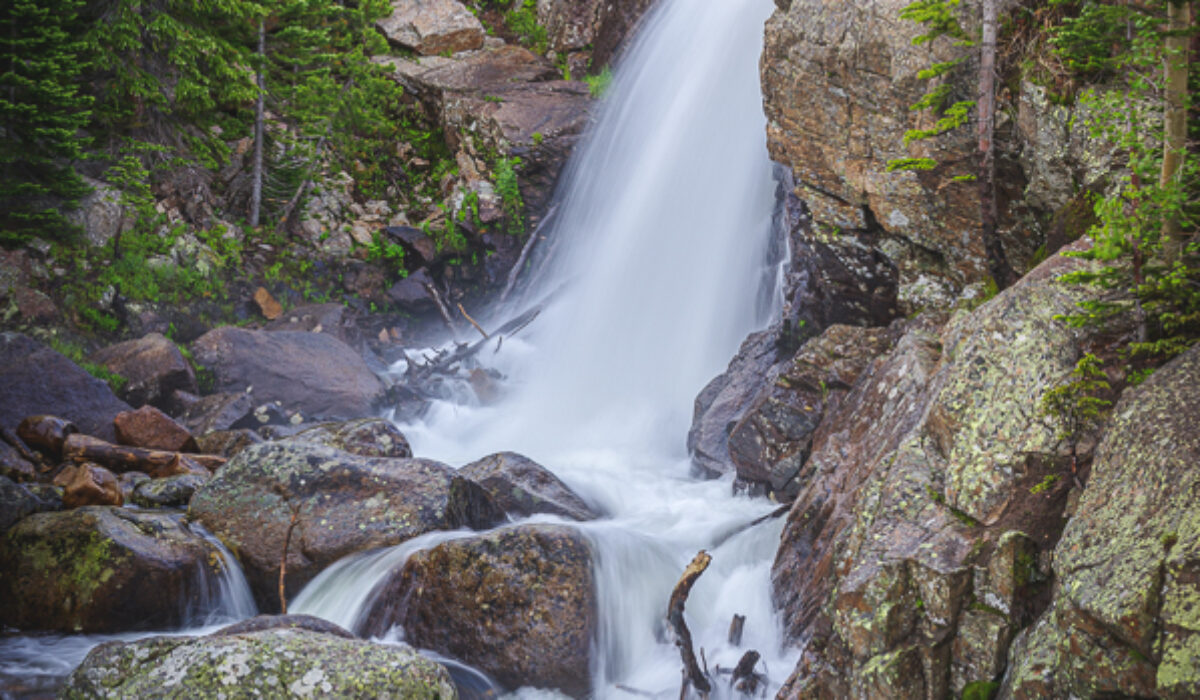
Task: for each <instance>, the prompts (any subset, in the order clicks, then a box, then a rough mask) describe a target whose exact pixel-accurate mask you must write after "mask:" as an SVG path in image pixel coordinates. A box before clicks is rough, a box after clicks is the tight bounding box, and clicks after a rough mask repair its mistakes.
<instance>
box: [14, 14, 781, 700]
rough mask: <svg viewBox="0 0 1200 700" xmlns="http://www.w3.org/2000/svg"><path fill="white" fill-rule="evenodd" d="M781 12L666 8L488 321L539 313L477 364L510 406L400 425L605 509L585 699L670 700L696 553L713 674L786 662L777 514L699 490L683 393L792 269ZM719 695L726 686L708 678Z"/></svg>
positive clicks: (456, 411)
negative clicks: (771, 92) (525, 272)
mask: <svg viewBox="0 0 1200 700" xmlns="http://www.w3.org/2000/svg"><path fill="white" fill-rule="evenodd" d="M773 9H774V4H773V2H772V0H719V1H716V2H714V0H661V1H660V2H659V3H658V6H657V7H656V8H655V9H654V10H652V12H651V13H650V15H648V16H647V17H646V19H645V20H644V23H643V26H642V28H641V30H640V33H639V36H638V37H637V38H636V39H635V41H634V43H633V44H632V45H631V46H630V48H629V50H628V51H627V52H626V54H625V55H624V57H623V59H622V61H621V64H620V65H619V66H618V70H617V71H616V74H615V78H614V81H613V84H612V86H611V88H610V92H609V93H608V95H607V96H606V99H605V103H604V104H603V106H602V109H601V112H600V115H599V118H598V119H597V120H596V123H595V125H594V127H593V129H592V131H591V132H590V134H589V135H588V136H587V137H586V138H585V140H584V141H583V142H581V144H580V146H579V147H578V149H577V152H576V154H575V155H574V157H573V159H572V163H571V165H570V166H569V169H568V171H567V172H566V174H565V176H564V180H563V182H562V183H561V184H560V189H559V195H558V197H559V201H560V204H559V207H560V209H559V216H558V220H557V221H556V224H555V231H554V234H553V237H552V238H553V239H554V241H555V249H554V257H553V259H552V260H551V264H550V265H549V266H548V267H547V269H546V270H545V271H544V272H542V273H540V274H539V276H538V278H537V280H536V283H535V284H534V285H533V286H532V288H530V289H527V290H525V291H524V292H523V294H522V295H521V296H520V298H518V299H516V300H513V301H512V302H510V303H509V304H507V305H505V306H504V307H503V308H497V309H495V310H494V311H493V314H492V318H491V319H490V322H491V323H492V324H494V325H498V323H499V322H501V321H503V320H505V319H506V318H511V317H512V316H514V315H515V314H516V313H519V312H520V311H521V310H522V309H523V308H526V307H528V306H529V305H531V304H533V303H540V302H542V301H543V300H545V299H546V298H552V302H549V303H547V305H546V308H545V309H544V310H543V311H542V313H541V314H540V316H539V317H538V319H537V320H536V322H534V323H533V324H531V325H530V326H529V327H528V328H526V329H525V330H524V331H522V332H521V334H519V335H518V336H515V337H512V338H505V339H504V341H503V344H502V347H501V346H496V344H493V346H492V347H485V348H484V349H483V350H482V351H481V352H480V353H479V354H478V355H477V357H478V358H479V360H480V361H481V362H483V363H484V364H485V365H487V366H488V367H490V368H491V369H494V370H496V371H497V372H499V373H500V374H502V375H503V376H504V377H505V379H504V381H503V383H502V388H503V390H504V392H505V395H504V397H503V399H502V400H501V401H499V402H497V403H495V404H493V405H487V406H481V405H478V403H477V402H472V401H450V400H446V401H440V402H436V403H435V404H434V405H433V406H432V408H431V410H430V411H429V412H428V413H427V414H426V415H425V417H424V418H423V419H422V420H421V421H420V422H417V423H414V424H406V425H401V426H400V428H401V430H402V431H403V432H404V433H405V435H407V436H408V438H409V440H410V442H411V444H412V447H413V451H414V454H415V455H417V456H418V457H423V458H430V459H436V460H439V461H443V462H445V463H447V464H450V465H453V466H461V465H463V464H466V463H468V462H471V461H474V460H476V459H479V458H481V457H483V456H485V455H488V454H491V453H494V452H499V451H504V450H509V451H515V452H519V453H521V454H524V455H526V456H528V457H530V458H531V459H533V460H535V461H537V462H538V463H540V464H542V465H544V466H546V467H547V468H549V469H550V470H551V471H553V472H554V473H555V474H556V475H557V476H558V477H559V478H560V479H562V480H563V481H564V482H566V483H567V484H568V485H569V486H571V487H572V488H573V489H574V490H575V491H576V493H578V494H579V495H580V496H581V497H582V498H583V499H584V500H585V501H587V502H588V503H589V505H591V506H592V507H593V508H595V509H597V510H598V511H600V512H602V513H604V514H605V517H604V518H602V519H600V520H597V521H593V522H588V523H573V522H572V523H570V524H571V525H573V526H575V527H578V528H579V529H580V531H581V532H582V533H583V534H584V536H585V537H586V538H587V540H588V542H589V543H590V546H591V549H592V553H593V558H594V560H595V571H594V575H595V579H596V583H597V590H598V601H599V633H598V638H597V639H596V640H595V642H594V648H593V653H592V668H591V673H592V685H593V688H594V690H595V697H597V698H610V697H611V698H630V697H636V695H634V694H631V693H630V690H631V689H632V690H635V691H637V692H638V693H648V694H651V695H654V696H658V697H677V696H678V693H679V685H680V669H681V663H680V657H679V651H678V649H677V648H676V647H675V646H674V644H673V643H672V642H671V641H670V640H669V639H668V633H667V630H666V623H665V613H666V607H667V599H668V597H669V595H670V593H671V590H672V588H673V587H674V585H675V582H676V581H677V580H678V579H679V576H680V574H681V573H682V571H683V569H684V567H685V566H686V565H687V563H688V562H689V561H690V560H691V559H692V557H693V556H695V554H696V553H697V552H698V551H699V550H701V549H706V550H708V551H709V552H710V553H711V554H712V557H713V559H712V565H711V566H710V567H709V569H708V570H707V571H706V572H705V573H704V575H703V576H701V577H700V579H699V580H698V582H697V583H696V585H695V587H694V589H693V590H692V593H691V595H690V597H689V599H688V603H687V616H688V624H689V626H690V627H691V630H692V634H693V637H694V640H695V646H696V648H697V651H699V649H700V648H703V649H704V654H705V658H706V659H707V663H708V665H709V667H710V668H714V667H716V666H720V667H722V668H732V667H733V666H734V665H735V664H736V663H737V661H738V659H739V658H740V657H741V655H742V654H743V653H744V652H745V650H747V649H755V650H757V651H758V652H759V653H760V654H762V661H760V662H759V666H758V670H759V671H760V672H763V671H765V672H766V673H767V675H768V677H769V679H770V682H771V687H770V688H769V689H768V691H767V692H768V693H770V694H773V693H774V692H775V691H776V690H777V689H778V687H779V686H780V685H781V684H782V682H783V681H784V680H786V678H787V676H788V674H789V673H790V671H791V669H792V667H793V666H794V665H795V661H796V656H797V655H798V650H796V649H794V648H791V647H788V646H787V645H785V644H784V640H783V634H782V627H781V624H780V622H779V620H778V618H777V615H776V613H775V611H774V610H773V608H772V605H771V596H770V567H771V563H772V561H773V559H774V556H775V550H776V547H777V545H778V541H779V535H780V531H781V529H782V527H783V520H782V519H774V520H768V521H766V522H765V523H763V524H761V525H758V526H755V527H752V528H747V525H748V524H749V523H751V522H753V521H755V520H756V519H758V518H760V517H762V516H764V515H766V514H767V513H770V512H771V511H772V510H774V509H775V508H776V507H777V504H775V503H773V502H770V501H767V500H765V499H761V498H758V499H752V498H749V497H745V496H735V495H733V489H732V475H727V476H726V477H724V478H721V479H714V480H702V479H698V478H697V477H696V476H695V475H694V474H693V471H692V466H691V462H690V459H689V457H688V454H687V450H686V447H685V436H686V434H687V431H688V427H689V426H690V423H691V418H692V408H693V401H694V400H695V397H696V395H697V394H698V393H699V392H700V390H701V389H702V388H703V387H704V385H705V384H706V383H707V382H708V381H709V380H710V379H712V378H713V377H714V376H716V375H717V374H719V373H720V372H721V371H723V370H724V368H725V366H726V364H727V363H728V362H729V359H730V358H731V357H732V356H733V355H734V354H735V353H736V352H737V348H738V345H739V343H740V342H741V341H742V340H743V339H744V338H745V337H746V335H747V334H748V333H750V332H752V331H754V330H755V329H758V328H761V327H763V326H765V325H766V324H767V323H768V322H769V320H770V319H771V316H772V314H773V313H775V312H776V311H777V307H778V303H779V301H778V299H779V296H780V293H779V290H778V284H779V279H780V264H781V263H780V261H779V258H781V257H783V256H781V255H779V254H778V252H777V248H778V246H775V247H774V248H773V246H772V240H773V236H774V234H773V226H772V218H773V213H774V208H775V187H776V184H775V181H774V179H773V177H772V166H771V163H770V161H769V159H768V156H767V150H766V135H765V127H766V124H765V118H764V116H763V112H762V104H761V103H762V98H761V92H760V87H759V75H758V59H759V55H760V53H761V47H762V33H763V24H764V22H765V21H766V19H767V17H768V16H769V15H770V13H771V11H772V10H773ZM773 249H774V250H776V252H775V253H774V254H773V252H772V251H773ZM551 292H553V294H552V295H551ZM481 320H482V321H483V322H484V325H485V326H487V325H489V319H481ZM403 369H404V367H403V365H402V364H401V365H399V366H397V367H394V368H393V371H394V372H396V373H397V374H399V373H400V372H402V371H403ZM463 393H464V394H466V393H467V392H463ZM536 520H538V521H554V522H560V521H556V520H555V519H554V518H552V517H550V516H538V517H537V518H536ZM469 534H470V533H465V532H439V533H431V534H428V535H425V536H422V537H419V538H416V539H414V540H411V541H409V542H406V543H404V544H402V545H399V546H397V547H393V548H388V549H383V550H375V551H371V552H363V553H359V554H356V555H352V556H351V557H348V558H346V559H344V560H342V561H340V562H338V563H336V564H334V565H333V566H331V567H329V568H328V569H326V570H325V571H324V572H323V573H322V574H321V575H319V576H318V577H317V578H316V579H315V580H313V581H312V582H311V583H310V584H309V585H308V586H307V587H306V588H305V590H304V591H302V592H301V593H300V595H299V596H298V597H297V598H296V599H295V600H294V601H292V605H291V606H290V612H293V613H307V614H311V615H317V616H320V617H324V618H326V619H329V620H331V621H333V622H336V623H338V624H341V625H343V626H345V627H347V628H350V629H352V630H353V629H355V628H360V629H361V620H360V619H359V616H360V615H361V612H362V610H363V609H364V608H365V607H366V606H367V604H368V603H369V601H370V599H371V596H372V595H373V589H374V587H375V585H376V584H378V583H379V581H380V580H381V579H382V578H383V577H384V575H385V574H386V573H387V572H388V571H389V570H392V569H393V568H394V567H396V566H398V565H400V564H401V563H402V562H403V561H404V559H405V558H406V557H408V556H409V555H410V554H411V553H412V552H414V551H418V550H419V549H423V548H428V547H432V546H436V545H437V544H438V543H439V542H442V541H446V540H448V539H452V538H456V537H463V536H468V535H469ZM232 568H236V565H235V566H234V567H232ZM235 578H240V572H239V573H238V575H237V576H235ZM229 585H230V589H229V590H228V591H227V592H225V594H224V595H226V596H228V598H229V600H228V601H227V602H226V603H225V604H223V605H221V606H216V608H214V609H213V610H209V611H207V612H206V614H205V615H201V616H196V617H194V618H193V620H194V623H193V624H192V625H189V628H188V629H183V630H178V631H176V632H173V633H179V634H195V633H201V632H204V631H207V630H211V629H213V627H214V626H215V625H216V624H219V623H221V622H227V621H229V620H231V619H236V618H238V617H244V616H248V615H250V614H253V607H252V604H250V607H249V608H246V599H238V596H240V595H245V596H248V592H245V591H238V590H236V589H237V585H238V584H237V581H233V582H232V583H230V584H229ZM240 585H241V586H242V587H244V586H245V582H244V580H242V581H241V583H240ZM214 610H215V612H214ZM735 614H739V615H744V616H746V624H745V634H744V637H743V642H742V645H741V647H734V646H732V645H730V644H729V643H728V641H727V634H728V629H729V625H730V621H731V619H732V617H733V616H734V615H735ZM137 636H145V635H144V634H142V635H134V634H131V635H119V636H104V637H101V636H86V637H85V636H76V637H71V636H61V635H59V636H46V637H19V638H8V639H4V640H0V672H2V673H4V674H6V675H10V676H11V675H30V676H39V675H40V676H45V677H52V676H61V675H62V674H64V673H66V672H68V671H69V669H70V668H71V667H73V666H74V665H75V664H77V663H78V662H79V661H80V660H81V659H82V657H83V655H84V654H85V653H86V651H87V649H89V648H90V647H91V646H93V645H95V644H97V643H99V642H101V641H105V640H107V639H130V638H134V637H137ZM394 636H399V633H398V631H397V633H396V634H395V635H394ZM39 664H40V665H39ZM717 690H718V692H717V696H722V695H723V694H724V692H725V691H723V689H722V685H721V684H720V683H718V689H717ZM517 695H518V696H522V697H529V698H534V697H560V696H559V695H558V694H556V693H552V692H549V691H541V690H533V689H522V690H519V691H517Z"/></svg>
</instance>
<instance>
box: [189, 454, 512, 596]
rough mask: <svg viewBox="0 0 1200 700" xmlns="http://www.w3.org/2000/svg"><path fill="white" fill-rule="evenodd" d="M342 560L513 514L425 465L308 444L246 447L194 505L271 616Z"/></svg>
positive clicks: (445, 471) (440, 467)
mask: <svg viewBox="0 0 1200 700" xmlns="http://www.w3.org/2000/svg"><path fill="white" fill-rule="evenodd" d="M293 513H295V518H296V520H295V527H294V529H293V532H292V538H291V542H290V545H289V547H288V552H287V591H288V595H289V596H290V595H294V594H295V593H297V592H298V591H299V590H300V588H302V587H303V586H304V584H305V583H307V582H308V581H309V580H311V579H312V578H313V577H314V576H316V575H317V573H319V572H320V571H321V569H323V568H325V567H326V566H328V565H329V564H332V563H333V562H335V561H337V560H338V559H340V558H341V557H344V556H346V555H347V554H352V553H354V552H357V551H360V550H363V549H370V548H373V547H385V546H389V545H394V544H399V543H401V542H404V541H405V540H408V539H410V538H412V537H416V536H417V535H421V534H424V533H426V532H429V531H431V530H446V529H454V528H459V527H473V528H486V527H491V526H493V525H495V524H497V523H499V522H502V521H503V519H504V513H503V511H501V510H500V509H499V508H497V507H496V506H495V504H494V503H493V502H492V500H491V497H490V496H489V495H488V494H487V492H486V491H484V490H483V489H482V488H481V487H480V486H478V485H477V484H475V483H473V482H471V481H470V480H468V479H463V478H462V477H458V476H456V475H455V474H454V470H453V469H451V468H450V467H448V466H446V465H444V464H441V463H439V462H434V461H430V460H424V459H386V458H379V457H360V456H357V455H352V454H350V453H348V452H342V451H341V450H336V449H333V448H331V447H325V446H322V445H313V444H309V443H304V442H290V441H289V442H272V443H263V444H261V445H253V446H251V447H247V448H246V449H244V450H242V451H241V452H239V453H238V455H237V456H236V457H234V458H233V459H232V460H230V461H229V462H228V463H227V464H226V465H225V466H224V467H222V468H221V470H220V471H219V472H217V474H216V476H214V477H213V478H212V479H210V480H209V481H208V482H207V483H206V484H205V485H204V486H202V487H201V488H200V489H199V490H198V491H196V493H195V495H194V496H192V500H191V503H190V505H189V509H188V515H189V517H191V518H193V519H195V520H197V521H199V522H200V523H202V524H203V525H204V526H205V527H206V528H208V529H209V530H210V531H211V532H213V533H214V534H215V535H216V536H217V537H219V538H221V540H222V541H223V542H225V544H226V545H228V546H229V548H230V549H232V550H233V551H234V553H235V554H236V555H237V557H238V559H239V560H240V561H241V563H242V567H243V569H244V570H245V573H246V579H247V580H248V581H249V583H250V588H251V590H253V591H254V596H255V598H256V600H257V601H258V604H259V606H260V607H261V608H262V609H265V610H273V609H278V608H279V598H278V596H279V592H278V585H279V564H280V560H281V558H282V556H283V544H284V541H285V539H286V537H287V532H288V528H289V526H290V525H291V521H292V516H293Z"/></svg>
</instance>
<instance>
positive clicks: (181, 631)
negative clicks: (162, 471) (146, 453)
mask: <svg viewBox="0 0 1200 700" xmlns="http://www.w3.org/2000/svg"><path fill="white" fill-rule="evenodd" d="M178 517H179V518H181V519H182V517H183V516H182V515H180V516H178ZM187 528H188V529H190V530H192V531H193V532H194V533H195V534H196V535H199V536H200V537H202V538H204V539H205V540H207V541H208V542H209V543H210V544H212V545H213V546H215V547H216V549H217V552H218V554H219V560H218V561H219V564H220V571H219V572H217V573H216V575H215V576H214V575H213V572H211V571H210V570H209V569H208V567H203V566H202V567H200V571H199V573H198V574H197V578H196V580H194V581H193V582H192V585H191V586H190V587H188V588H187V589H185V590H184V595H183V600H182V601H181V603H182V604H183V605H186V606H187V608H186V610H184V612H183V617H184V624H183V626H182V627H181V628H178V629H172V630H158V631H139V632H124V633H119V634H82V635H80V634H72V635H65V634H44V635H35V636H13V637H0V681H3V680H5V679H20V682H21V685H23V686H24V687H26V688H27V689H29V690H35V689H41V690H44V691H50V690H53V689H54V688H56V687H57V686H58V685H59V684H60V683H61V681H62V678H63V677H65V676H66V675H67V674H69V673H70V672H71V671H73V670H74V669H75V667H76V666H78V665H79V664H80V662H82V661H83V659H84V657H85V656H87V654H88V652H89V651H91V650H92V648H94V647H96V646H97V645H99V644H103V643H104V642H111V641H114V640H119V641H126V642H129V641H133V640H136V639H142V638H145V637H149V636H161V635H168V636H183V635H204V634H209V633H211V632H215V631H217V630H218V629H221V628H222V627H225V626H226V625H229V624H232V623H234V622H237V621H238V620H244V619H246V618H248V617H253V616H254V615H255V614H257V612H258V610H257V607H256V606H255V604H254V596H253V595H252V594H251V593H250V585H249V584H248V583H247V582H246V577H245V576H244V575H243V574H242V569H241V567H240V566H238V563H237V559H235V558H234V557H233V554H232V553H231V552H230V551H229V550H228V549H227V548H226V547H225V545H224V544H222V543H221V541H220V540H218V539H217V538H216V537H213V536H212V534H210V533H209V532H208V531H207V530H205V529H204V527H203V526H201V525H200V524H199V523H190V524H188V525H187Z"/></svg>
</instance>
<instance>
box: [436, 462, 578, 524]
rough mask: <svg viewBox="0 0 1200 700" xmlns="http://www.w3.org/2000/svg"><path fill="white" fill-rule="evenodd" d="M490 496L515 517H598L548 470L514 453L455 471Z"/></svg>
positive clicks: (471, 464)
mask: <svg viewBox="0 0 1200 700" xmlns="http://www.w3.org/2000/svg"><path fill="white" fill-rule="evenodd" d="M458 473H459V474H460V475H461V476H465V477H467V478H468V479H470V480H472V481H474V482H475V483H477V484H479V485H480V486H482V487H483V488H485V489H487V491H488V493H490V494H492V498H493V499H495V501H496V505H498V506H500V507H501V508H503V509H504V512H506V513H508V514H509V515H512V516H516V517H527V516H530V515H533V514H534V513H550V514H552V515H561V516H562V517H564V518H571V519H572V520H593V519H595V518H598V517H600V516H599V514H597V513H596V511H594V510H592V509H591V508H590V507H589V506H588V504H586V503H584V502H583V499H581V498H580V497H579V496H577V495H576V494H575V492H574V491H572V490H571V487H569V486H567V485H566V484H564V483H563V482H562V481H561V480H560V479H559V478H558V477H557V476H555V475H554V473H553V472H551V471H550V470H549V469H546V468H545V467H543V466H542V465H540V464H538V463H537V462H535V461H533V460H532V459H529V458H528V457H525V456H524V455H519V454H517V453H515V452H497V453H496V454H494V455H488V456H487V457H484V458H483V459H481V460H478V461H476V462H471V463H470V464H468V465H466V466H464V467H461V468H460V469H459V470H458Z"/></svg>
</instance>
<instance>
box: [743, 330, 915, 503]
mask: <svg viewBox="0 0 1200 700" xmlns="http://www.w3.org/2000/svg"><path fill="white" fill-rule="evenodd" d="M893 336H894V333H892V332H889V331H888V330H887V329H882V328H874V329H866V328H859V327H855V326H830V327H829V328H828V329H826V330H825V332H824V333H822V334H821V335H820V336H818V337H816V338H813V339H812V340H810V341H808V342H807V343H805V344H804V347H803V348H801V349H800V351H799V352H798V353H797V354H796V355H795V356H794V357H793V358H792V360H791V363H790V364H788V365H787V366H786V368H785V369H783V370H782V371H781V372H780V373H779V376H778V377H777V378H776V379H775V382H774V383H773V384H770V385H768V386H767V387H766V388H764V389H763V390H761V391H760V392H759V393H758V395H757V396H756V397H755V398H754V400H753V401H752V402H751V404H750V406H749V407H748V408H747V409H746V412H745V414H744V415H743V416H742V418H741V420H740V421H738V423H737V425H736V426H735V427H734V428H733V431H732V432H731V433H730V435H729V457H730V459H732V461H733V463H734V465H736V467H737V474H738V478H739V479H740V480H743V481H747V482H751V483H758V484H765V485H766V486H767V488H768V489H769V490H770V491H771V492H773V493H776V494H777V495H778V496H779V497H780V499H781V500H790V499H791V498H793V497H794V496H795V494H796V492H797V491H798V490H799V483H797V481H796V479H795V477H796V475H797V474H798V473H799V471H800V468H801V467H802V466H803V464H804V462H805V460H806V459H807V458H808V453H809V448H810V447H811V445H812V436H813V433H815V432H816V430H817V426H818V425H819V424H820V421H821V418H822V416H823V415H824V414H825V413H826V411H827V410H829V408H831V407H833V406H836V405H837V403H838V402H839V401H840V399H841V397H842V396H843V395H845V393H846V392H847V391H849V390H850V388H851V387H852V386H853V385H854V382H855V381H856V380H857V379H858V376H859V374H861V373H862V371H863V370H864V369H865V368H866V365H867V363H869V362H870V361H871V360H873V359H875V358H876V357H877V356H879V355H881V354H883V353H884V352H885V351H887V350H889V349H890V346H891V345H892V344H893V343H894V342H895V338H894V337H893Z"/></svg>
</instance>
